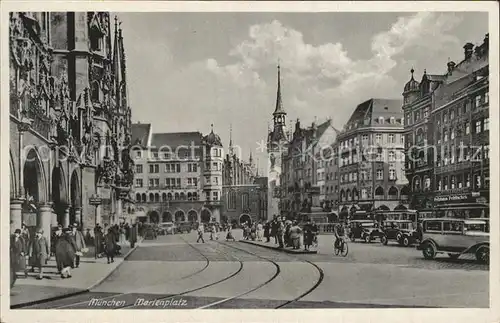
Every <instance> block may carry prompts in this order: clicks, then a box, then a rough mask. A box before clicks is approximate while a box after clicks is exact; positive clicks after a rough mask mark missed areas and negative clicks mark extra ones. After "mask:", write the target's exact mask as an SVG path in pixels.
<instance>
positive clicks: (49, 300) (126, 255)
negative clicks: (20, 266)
mask: <svg viewBox="0 0 500 323" xmlns="http://www.w3.org/2000/svg"><path fill="white" fill-rule="evenodd" d="M143 240H144V238H142V239H141V240H140V241H138V242H136V244H135V246H134V248H132V249H130V250H129V251H128V252H127V253H126V254H125V255H124V256H123V260H122V262H120V263H119V264H118V265H117V266H116V267H115V268H113V269H112V270H111V271H110V272H109V273H107V274H106V275H105V276H104V277H102V278H101V279H99V280H98V281H97V282H96V283H94V284H92V285H91V286H90V287H88V288H85V289H82V290H79V291H76V292H71V293H66V294H62V295H57V296H53V297H49V298H43V299H38V300H35V301H30V302H25V303H19V304H15V305H10V309H20V308H23V307H28V306H33V305H38V304H43V303H48V302H52V301H57V300H60V299H63V298H67V297H73V296H77V295H81V294H85V293H88V292H89V291H90V290H91V289H92V288H95V287H96V286H98V285H99V284H101V283H102V282H103V281H104V280H106V279H107V278H108V277H109V276H111V274H113V273H114V272H115V270H116V269H118V267H120V266H121V265H122V264H123V262H124V261H125V260H127V258H128V257H129V256H130V255H131V254H132V252H134V251H135V250H136V249H137V247H138V246H139V243H141V242H142V241H143Z"/></svg>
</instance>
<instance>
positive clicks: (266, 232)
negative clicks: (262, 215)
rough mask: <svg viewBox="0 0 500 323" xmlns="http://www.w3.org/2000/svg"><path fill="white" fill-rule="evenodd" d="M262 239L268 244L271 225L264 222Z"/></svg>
mask: <svg viewBox="0 0 500 323" xmlns="http://www.w3.org/2000/svg"><path fill="white" fill-rule="evenodd" d="M264 238H266V242H270V238H271V224H270V223H269V221H266V224H264Z"/></svg>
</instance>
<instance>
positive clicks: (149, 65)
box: [113, 12, 488, 169]
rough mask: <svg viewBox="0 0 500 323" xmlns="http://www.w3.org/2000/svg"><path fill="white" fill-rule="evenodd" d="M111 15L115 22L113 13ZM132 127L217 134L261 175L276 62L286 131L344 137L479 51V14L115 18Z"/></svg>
mask: <svg viewBox="0 0 500 323" xmlns="http://www.w3.org/2000/svg"><path fill="white" fill-rule="evenodd" d="M113 15H114V14H113ZM116 15H117V16H118V19H119V20H120V21H121V22H122V24H121V27H122V29H123V37H124V44H125V53H126V58H127V81H128V83H129V84H128V88H129V98H130V105H131V108H132V120H133V122H141V123H151V124H152V126H153V132H184V131H200V132H202V133H203V134H208V133H209V132H210V129H211V124H213V125H214V126H213V128H214V132H216V133H217V134H218V135H219V136H220V137H221V139H222V141H223V144H224V146H225V147H226V148H227V145H228V142H229V129H230V125H231V126H232V138H233V143H235V144H237V145H238V146H240V147H241V150H242V157H243V158H245V159H248V155H249V153H250V151H251V152H252V154H253V156H254V160H259V165H260V168H261V169H265V168H266V163H267V161H266V155H265V152H263V151H262V149H260V148H259V147H261V145H259V143H262V142H263V141H264V142H265V141H266V139H267V134H268V127H270V126H271V125H272V113H273V111H274V108H275V105H276V88H277V64H278V62H279V64H280V66H281V76H282V77H281V88H282V99H283V107H284V109H285V111H286V112H287V126H288V127H290V126H292V127H293V126H294V124H295V121H296V120H297V119H300V122H301V125H303V126H304V125H306V126H309V125H310V124H311V122H313V121H314V120H316V121H317V122H318V123H319V122H323V121H325V120H326V119H327V118H331V119H332V122H333V125H334V126H335V127H336V128H337V129H340V128H342V127H343V125H344V123H345V122H346V121H347V119H348V118H349V116H350V115H351V113H352V112H353V111H354V109H355V108H356V106H357V105H358V104H359V103H361V102H364V101H366V100H368V99H370V98H399V99H402V96H401V93H402V91H403V87H404V84H405V83H406V82H407V81H408V80H409V79H410V69H411V68H412V67H414V69H415V77H416V78H417V80H420V78H421V76H422V74H423V71H424V69H426V70H427V73H430V74H440V73H441V74H442V73H444V72H445V71H446V63H447V62H448V60H449V59H451V60H453V61H455V62H456V63H458V62H460V61H461V60H462V59H463V45H464V44H465V43H467V42H471V43H473V44H480V43H481V42H482V41H483V38H484V35H485V34H486V33H487V32H488V16H487V13H478V12H476V13H474V12H457V13H453V12H446V13H440V12H415V13H412V12H405V13H395V12H391V13H368V12H367V13H363V12H357V13H356V12H353V13H338V12H337V13H206V12H205V13H201V12H200V13H173V12H170V13H166V12H162V13H160V12H154V13H130V12H129V13H116Z"/></svg>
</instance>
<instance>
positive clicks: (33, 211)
mask: <svg viewBox="0 0 500 323" xmlns="http://www.w3.org/2000/svg"><path fill="white" fill-rule="evenodd" d="M22 181H23V186H24V192H23V193H25V197H26V198H27V202H26V203H25V204H24V206H23V208H22V210H21V213H22V216H21V219H22V221H23V222H25V223H26V225H27V226H28V227H38V228H40V229H42V230H43V235H44V237H45V238H46V239H47V242H48V243H49V245H50V236H51V232H50V229H51V226H52V208H51V206H50V205H48V204H46V202H47V196H48V194H47V193H48V192H47V191H48V188H47V185H46V183H47V181H46V176H45V172H44V168H43V164H42V161H41V158H40V156H39V154H38V152H37V151H36V150H35V149H34V148H31V149H30V150H29V151H28V153H27V154H26V159H25V162H24V165H23V173H22ZM21 219H19V220H21ZM16 220H17V219H16Z"/></svg>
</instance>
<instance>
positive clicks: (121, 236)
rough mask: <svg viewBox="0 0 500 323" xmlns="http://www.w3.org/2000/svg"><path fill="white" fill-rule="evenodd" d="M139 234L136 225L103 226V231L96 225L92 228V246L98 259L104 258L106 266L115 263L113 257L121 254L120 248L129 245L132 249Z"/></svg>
mask: <svg viewBox="0 0 500 323" xmlns="http://www.w3.org/2000/svg"><path fill="white" fill-rule="evenodd" d="M138 234H139V230H138V225H137V224H136V223H134V224H132V225H129V224H128V223H121V224H119V225H118V224H114V225H112V226H108V224H107V223H105V224H104V229H103V228H102V227H101V226H100V225H99V224H97V225H96V227H95V228H94V241H95V243H94V245H95V248H96V254H97V255H98V257H103V256H106V258H107V261H108V264H109V263H113V262H115V259H114V257H115V256H117V255H120V254H121V251H120V250H121V249H122V246H124V245H125V244H127V242H129V243H130V247H131V248H133V247H134V246H135V244H136V242H137V236H138Z"/></svg>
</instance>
